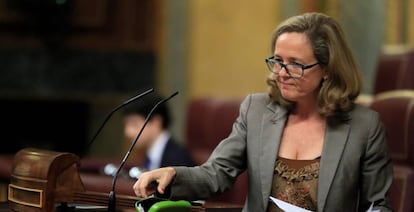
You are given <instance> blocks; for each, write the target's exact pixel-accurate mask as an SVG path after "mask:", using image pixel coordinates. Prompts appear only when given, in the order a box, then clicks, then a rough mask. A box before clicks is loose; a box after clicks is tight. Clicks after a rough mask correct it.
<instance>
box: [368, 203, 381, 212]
mask: <svg viewBox="0 0 414 212" xmlns="http://www.w3.org/2000/svg"><path fill="white" fill-rule="evenodd" d="M373 207H374V203H372V204H371V206H369V208H368V210H367V212H380V210H373V209H372V208H373Z"/></svg>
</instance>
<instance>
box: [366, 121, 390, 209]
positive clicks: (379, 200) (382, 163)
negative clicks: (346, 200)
mask: <svg viewBox="0 0 414 212" xmlns="http://www.w3.org/2000/svg"><path fill="white" fill-rule="evenodd" d="M373 119H374V120H371V123H373V124H372V126H373V127H371V129H370V132H369V138H368V142H367V145H366V149H365V155H364V157H363V159H362V161H361V190H360V199H359V211H365V210H366V209H367V208H369V207H370V205H371V204H374V209H380V211H392V207H391V204H390V201H389V198H388V191H389V189H390V187H391V184H392V179H393V167H392V162H391V158H390V156H389V154H388V149H387V142H386V135H385V134H386V131H385V128H384V126H383V124H382V122H381V120H380V118H379V116H378V115H377V116H373Z"/></svg>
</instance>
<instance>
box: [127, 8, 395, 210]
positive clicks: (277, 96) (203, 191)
mask: <svg viewBox="0 0 414 212" xmlns="http://www.w3.org/2000/svg"><path fill="white" fill-rule="evenodd" d="M271 48H272V56H271V57H269V58H267V59H266V63H267V65H268V67H269V70H270V71H271V75H270V77H269V79H268V80H267V83H268V85H269V88H270V89H269V94H252V95H249V96H247V97H246V98H245V100H244V101H243V102H242V103H241V106H240V114H239V117H238V118H237V120H236V121H235V123H234V125H233V130H232V132H231V134H230V135H229V136H228V138H226V139H224V140H223V141H222V142H221V143H220V144H219V145H218V146H217V147H216V149H215V150H214V152H213V153H212V155H211V156H210V158H209V160H208V161H207V162H206V163H204V164H203V165H201V166H199V167H193V168H189V167H167V168H163V169H159V170H155V171H152V172H147V173H144V174H143V175H142V177H141V178H140V179H139V180H138V181H137V182H136V183H135V185H134V191H135V193H136V194H137V196H139V197H147V196H148V195H149V194H151V193H154V192H155V189H157V191H158V192H159V193H161V194H163V193H165V188H166V187H167V186H168V185H171V194H170V195H171V198H172V199H187V200H195V199H205V198H209V197H211V196H213V195H215V194H217V193H221V192H223V191H226V190H228V189H229V188H230V187H231V186H232V184H233V183H234V181H235V179H236V177H237V176H238V175H239V174H240V173H242V172H243V171H244V170H245V169H247V170H248V178H249V185H248V194H247V200H246V203H245V205H244V208H243V210H244V211H278V210H280V209H278V208H277V207H275V204H273V203H272V202H269V197H271V196H272V197H275V198H278V199H280V200H283V201H286V202H288V203H291V204H293V205H296V206H299V207H302V208H305V209H308V210H312V211H365V210H367V209H368V208H369V207H370V206H371V205H372V206H373V208H374V209H380V210H381V211H391V210H392V209H391V206H390V204H389V199H388V197H387V193H388V190H389V188H390V186H391V183H392V164H391V160H390V157H389V155H388V153H387V147H386V140H385V132H384V128H383V126H382V123H381V121H380V118H379V116H378V114H377V113H375V112H373V111H371V110H369V109H368V108H365V107H363V106H360V105H356V104H355V103H354V101H355V99H356V97H357V96H358V94H359V92H360V89H361V78H360V74H359V72H358V69H357V66H356V63H355V60H354V58H353V55H352V53H351V50H350V48H349V47H348V44H347V43H346V41H345V38H344V33H343V31H342V29H341V27H340V26H339V24H338V23H337V22H336V21H335V20H333V19H332V18H331V17H329V16H326V15H324V14H321V13H306V14H303V15H299V16H295V17H292V18H289V19H287V20H286V21H284V22H283V23H281V24H280V25H279V26H278V27H277V28H276V30H275V31H274V33H273V36H272V42H271ZM153 181H157V182H158V186H157V187H156V188H155V187H154V186H152V185H153V184H152V183H151V182H153Z"/></svg>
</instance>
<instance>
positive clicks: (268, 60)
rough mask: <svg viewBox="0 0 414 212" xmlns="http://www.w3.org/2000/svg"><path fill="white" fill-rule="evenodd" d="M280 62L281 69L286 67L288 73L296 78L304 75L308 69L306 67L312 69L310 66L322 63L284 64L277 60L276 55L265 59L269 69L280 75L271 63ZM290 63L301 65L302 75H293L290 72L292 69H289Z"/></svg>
mask: <svg viewBox="0 0 414 212" xmlns="http://www.w3.org/2000/svg"><path fill="white" fill-rule="evenodd" d="M271 62H272V63H278V64H279V65H280V67H282V68H281V69H280V71H281V70H282V69H283V68H285V70H286V73H287V74H288V75H289V77H292V78H296V79H299V78H302V77H303V73H304V71H305V70H306V69H310V68H312V67H314V66H316V65H319V64H320V63H319V62H316V63H314V64H310V65H302V64H299V63H289V64H284V63H282V62H281V61H278V60H275V57H274V56H271V57H268V58H266V59H265V63H266V65H267V68H269V71H270V72H272V73H273V74H276V75H278V74H279V72H280V71H279V72H275V71H273V66H272V65H271V64H269V63H271ZM288 65H290V66H296V67H300V68H301V69H302V74H301V75H300V76H298V77H297V76H292V74H291V73H290V71H289V69H288V67H287V66H288Z"/></svg>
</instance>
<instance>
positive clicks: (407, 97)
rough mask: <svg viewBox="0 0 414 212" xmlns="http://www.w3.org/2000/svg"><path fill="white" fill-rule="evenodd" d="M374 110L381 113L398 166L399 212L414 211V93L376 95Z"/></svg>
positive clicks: (394, 191)
mask: <svg viewBox="0 0 414 212" xmlns="http://www.w3.org/2000/svg"><path fill="white" fill-rule="evenodd" d="M370 107H371V108H372V109H374V110H375V111H377V112H379V114H380V116H381V119H382V121H383V122H384V126H385V128H386V131H387V132H386V133H387V142H388V146H389V150H390V153H391V157H392V160H393V163H394V181H393V184H392V187H391V191H390V197H391V202H392V204H393V206H394V208H395V211H400V212H403V211H407V212H413V211H414V204H413V201H412V200H413V196H414V155H413V154H414V90H394V91H388V92H382V93H379V94H377V95H376V96H375V98H374V100H373V102H372V103H371V105H370Z"/></svg>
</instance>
